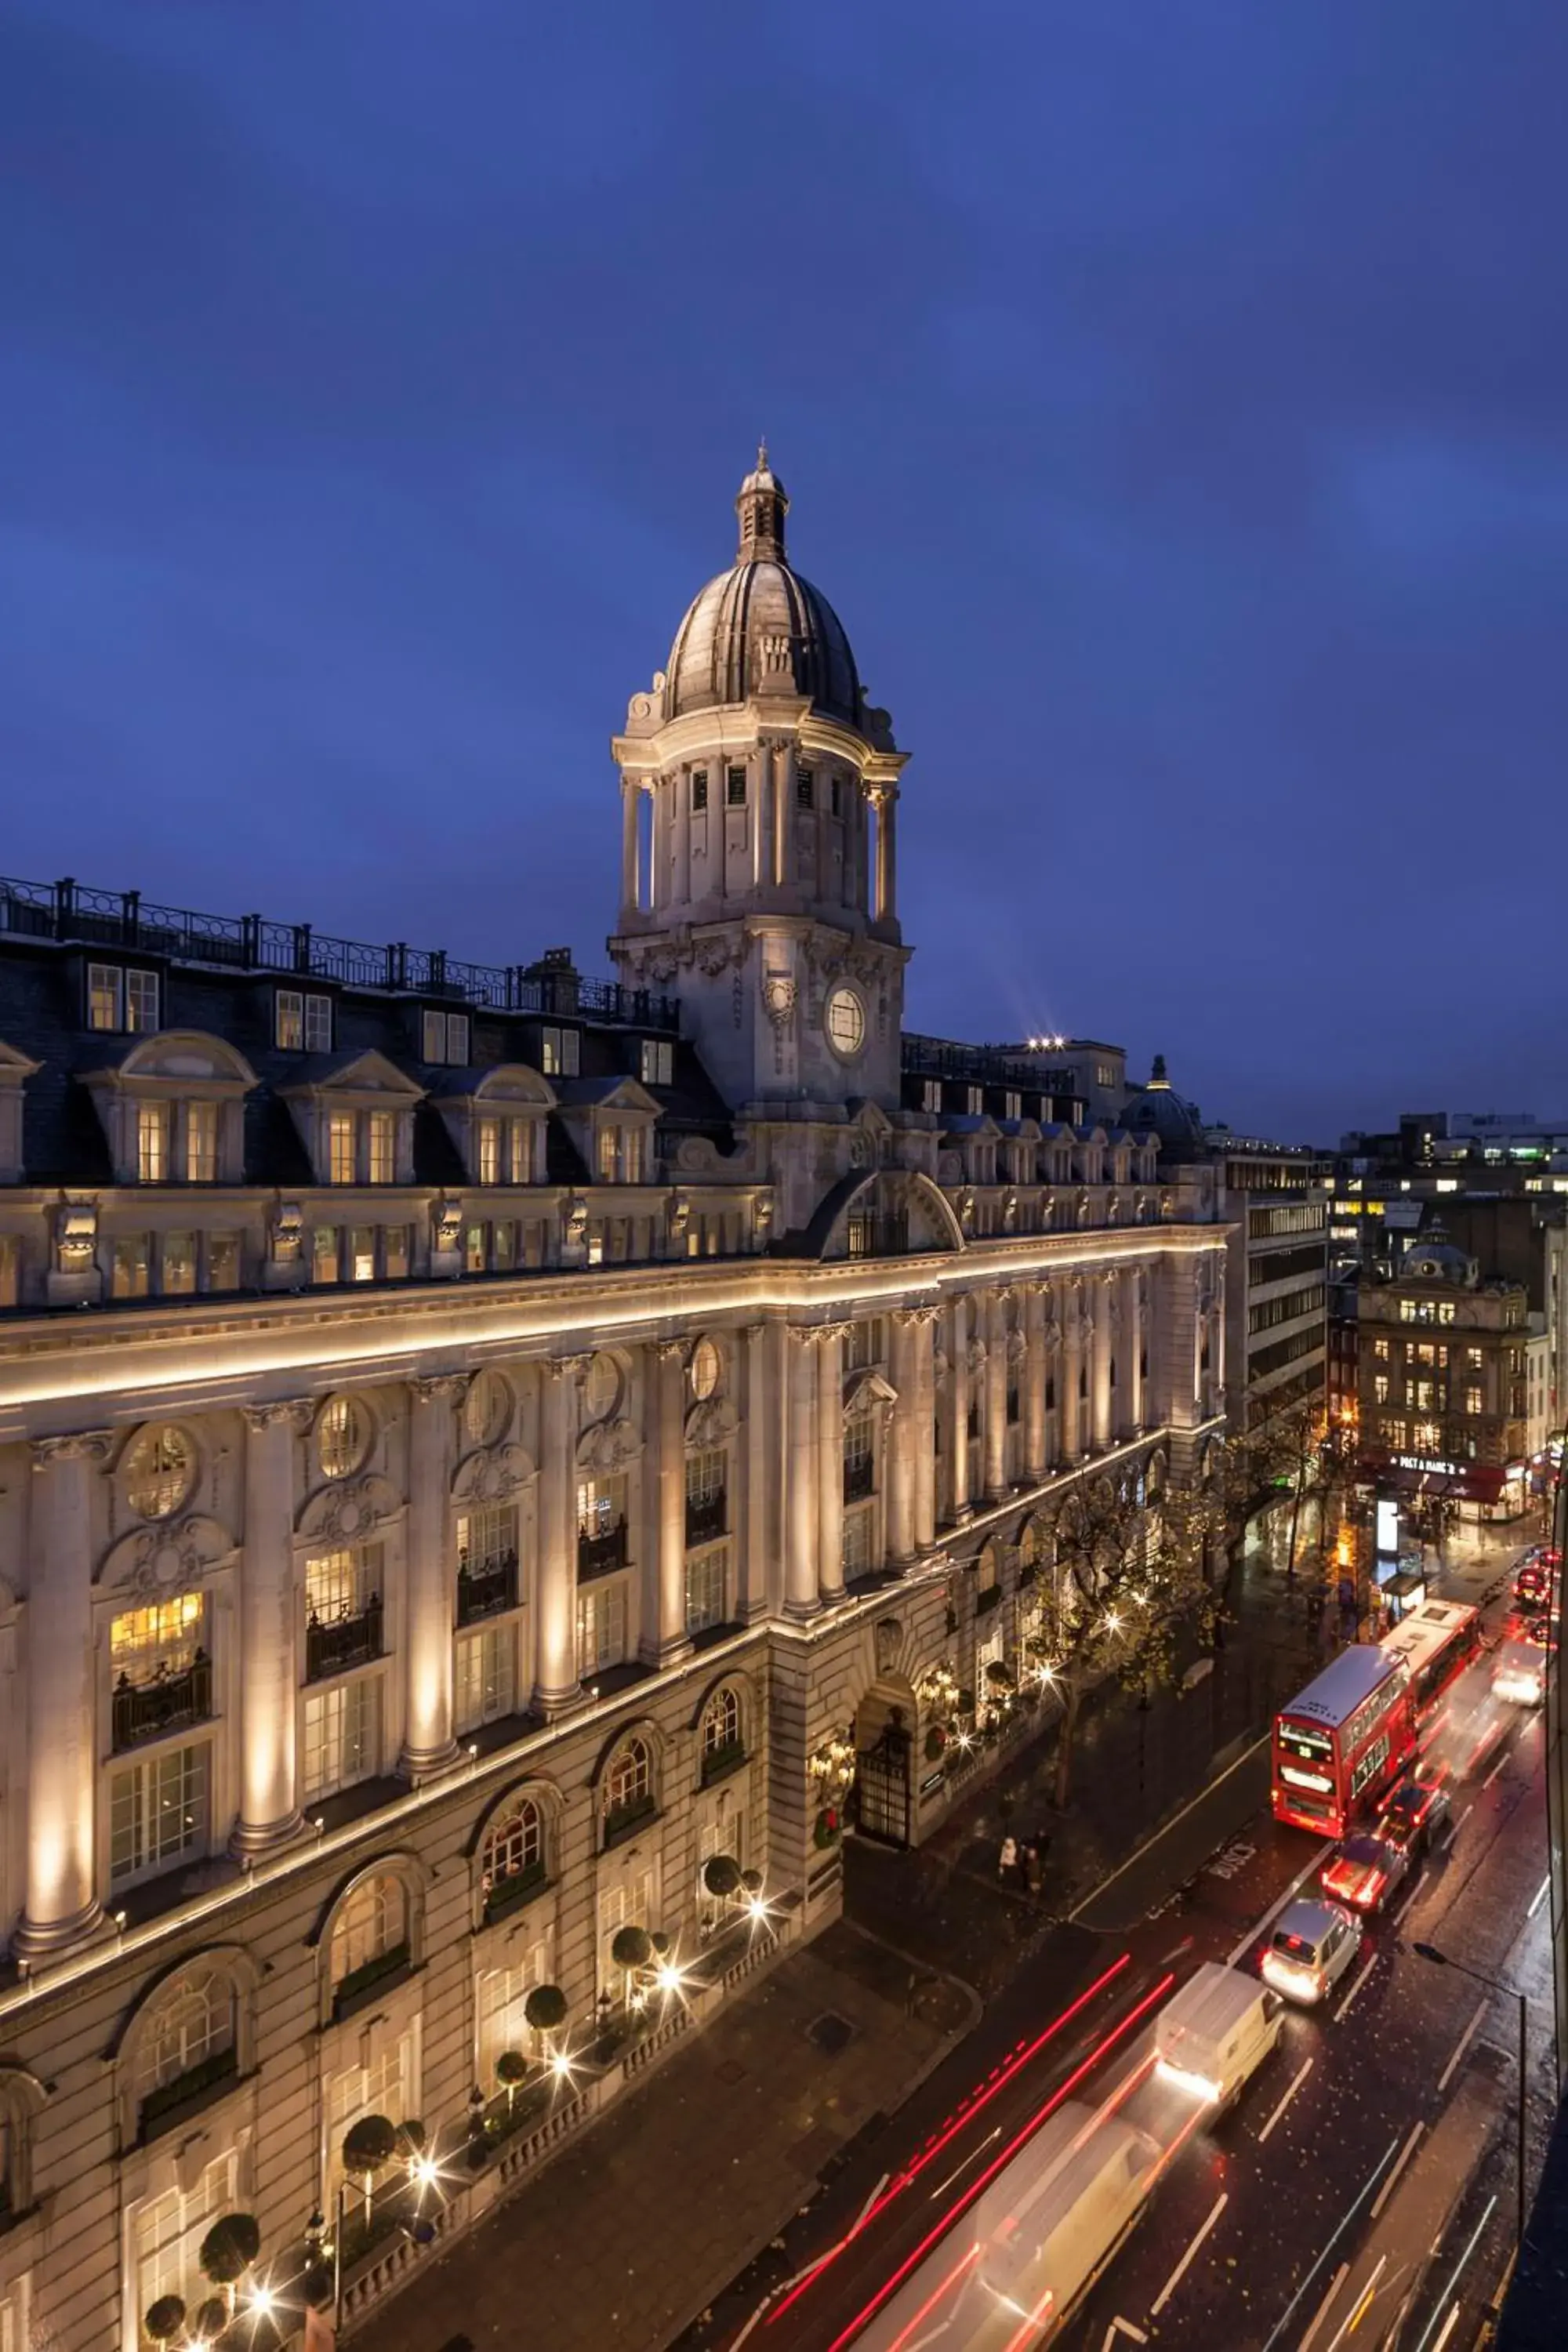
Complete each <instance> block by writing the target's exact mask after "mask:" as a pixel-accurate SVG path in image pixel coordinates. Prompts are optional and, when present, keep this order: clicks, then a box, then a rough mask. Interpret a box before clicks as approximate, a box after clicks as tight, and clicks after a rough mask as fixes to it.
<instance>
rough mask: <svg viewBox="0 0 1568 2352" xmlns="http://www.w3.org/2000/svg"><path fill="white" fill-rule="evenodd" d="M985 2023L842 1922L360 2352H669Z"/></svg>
mask: <svg viewBox="0 0 1568 2352" xmlns="http://www.w3.org/2000/svg"><path fill="white" fill-rule="evenodd" d="M978 2016H979V2004H978V2002H977V2001H976V2000H975V1999H974V1997H973V1995H972V1994H971V1993H970V1992H969V1990H968V1989H967V1988H966V1987H964V1986H963V1985H960V1984H958V1983H956V1982H955V1981H954V1980H953V1979H951V1978H949V1977H944V1976H941V1975H939V1974H937V1973H936V1972H935V1971H934V1970H931V1969H925V1968H921V1967H919V1966H913V1965H911V1963H910V1961H909V1960H908V1959H907V1958H904V1957H903V1956H901V1955H900V1954H899V1953H896V1952H893V1951H890V1950H889V1948H887V1947H886V1946H885V1945H883V1944H881V1943H879V1942H878V1941H877V1940H876V1939H875V1938H874V1937H870V1936H868V1935H866V1934H864V1933H862V1932H861V1930H859V1929H858V1928H857V1927H852V1926H851V1925H849V1924H848V1923H847V1921H842V1920H841V1921H839V1922H838V1923H837V1924H836V1925H835V1926H834V1927H829V1928H827V1929H826V1931H825V1932H824V1933H823V1934H822V1935H821V1936H819V1937H816V1938H815V1939H814V1941H813V1942H811V1943H810V1944H808V1945H806V1946H805V1947H803V1948H798V1949H796V1950H795V1951H792V1952H790V1953H789V1954H788V1955H787V1956H786V1957H785V1958H784V1959H783V1960H781V1961H780V1962H779V1963H778V1965H777V1966H776V1967H775V1968H773V1969H771V1970H770V1971H769V1972H768V1973H767V1974H766V1975H765V1976H763V1978H761V1979H759V1980H757V1981H756V1982H755V1983H754V1984H752V1985H751V1986H749V1987H747V1988H746V1989H745V1990H743V1991H742V1992H741V1993H740V1994H739V1995H737V1997H736V1998H735V2000H732V2001H731V2003H730V2004H729V2006H728V2007H726V2008H725V2009H722V2010H721V2011H720V2012H719V2014H718V2015H717V2016H716V2017H715V2018H714V2019H713V2021H712V2022H711V2023H710V2025H709V2026H708V2027H707V2028H706V2029H705V2030H704V2032H702V2033H701V2034H700V2035H696V2036H693V2037H692V2038H691V2040H690V2041H689V2042H688V2043H686V2044H685V2045H684V2046H682V2047H681V2048H680V2049H679V2050H678V2051H677V2052H676V2053H675V2054H674V2055H673V2056H672V2057H670V2058H669V2059H668V2060H667V2061H666V2063H664V2065H663V2066H661V2067H660V2068H658V2070H657V2072H655V2073H654V2074H651V2075H650V2076H649V2077H648V2079H647V2082H646V2083H644V2084H641V2085H640V2086H639V2087H638V2088H637V2089H636V2090H632V2091H628V2092H626V2093H625V2094H623V2095H622V2096H621V2097H620V2098H619V2099H617V2100H616V2102H615V2103H614V2105H612V2106H611V2107H609V2108H608V2109H607V2110H606V2112H605V2116H603V2118H602V2119H601V2120H600V2121H599V2122H598V2123H597V2124H596V2125H595V2126H592V2127H591V2128H590V2129H589V2130H587V2131H586V2132H584V2134H583V2136H582V2137H581V2138H579V2139H576V2140H574V2141H573V2142H572V2143H571V2144H570V2145H569V2146H568V2147H566V2148H565V2149H563V2152H562V2153H561V2155H560V2156H558V2157H557V2158H555V2159H554V2161H553V2162H552V2164H551V2165H550V2166H549V2167H548V2168H546V2170H545V2171H544V2172H543V2173H542V2174H541V2175H540V2176H539V2178H538V2179H535V2180H533V2181H532V2182H531V2183H530V2184H529V2186H528V2187H526V2188H524V2189H521V2190H520V2191H519V2192H518V2193H517V2194H516V2195H515V2196H514V2197H512V2198H511V2199H510V2200H505V2201H503V2202H502V2203H500V2205H498V2206H496V2207H495V2208H494V2209H493V2210H492V2211H491V2212H490V2213H489V2214H488V2215H487V2216H486V2218H485V2220H484V2221H481V2222H479V2224H478V2225H477V2226H476V2227H475V2228H474V2229H472V2230H470V2231H468V2232H467V2233H466V2234H465V2235H464V2236H463V2237H462V2238H460V2239H458V2242H456V2244H455V2245H454V2246H453V2248H452V2249H451V2251H450V2252H448V2253H446V2254H443V2255H441V2256H439V2257H437V2258H435V2259H433V2260H432V2261H431V2262H430V2263H429V2265H428V2266H427V2267H426V2268H424V2269H422V2270H421V2271H419V2272H418V2273H416V2275H415V2276H414V2277H413V2278H412V2279H411V2280H410V2282H409V2284H407V2285H406V2286H405V2287H404V2288H403V2289H402V2290H401V2291H400V2292H399V2293H398V2294H396V2295H395V2296H394V2297H393V2298H392V2300H391V2301H389V2302H388V2303H387V2304H386V2305H384V2306H383V2307H382V2308H381V2309H380V2310H379V2311H377V2312H374V2313H373V2314H372V2315H370V2317H369V2318H368V2319H367V2320H366V2321H365V2322H364V2324H363V2326H361V2327H358V2328H356V2329H355V2331H354V2333H353V2337H352V2339H351V2340H352V2342H353V2346H354V2347H355V2352H361V2347H363V2352H481V2347H491V2346H503V2345H504V2346H506V2347H517V2346H519V2345H523V2344H526V2346H527V2347H528V2352H579V2348H580V2352H590V2347H591V2352H609V2347H614V2352H658V2347H659V2346H661V2345H664V2344H667V2343H668V2341H669V2340H670V2338H671V2337H672V2336H675V2335H677V2334H679V2331H680V2330H681V2329H682V2328H683V2327H684V2326H686V2325H687V2324H688V2323H689V2321H690V2320H692V2319H693V2318H695V2317H696V2316H697V2315H698V2314H699V2313H700V2311H701V2310H702V2309H703V2308H704V2306H705V2305H706V2304H707V2303H708V2302H710V2300H711V2299H712V2297H713V2296H714V2295H716V2294H718V2293H719V2292H720V2290H721V2288H722V2287H723V2286H724V2285H725V2284H727V2283H728V2281H729V2280H730V2279H731V2278H732V2277H733V2275H734V2274H735V2273H736V2272H737V2271H738V2270H740V2269H742V2268H743V2266H744V2265H745V2263H747V2262H749V2261H750V2260H751V2258H752V2255H753V2254H755V2253H756V2252H758V2251H759V2250H760V2249H761V2248H762V2247H763V2246H764V2245H765V2244H766V2243H767V2242H768V2241H769V2240H770V2239H771V2238H773V2236H774V2235H775V2234H776V2233H777V2231H779V2230H780V2229H782V2228H783V2226H784V2222H785V2221H787V2220H788V2218H789V2217H790V2215H791V2214H792V2213H794V2212H795V2210H797V2208H798V2207H800V2206H801V2205H803V2204H804V2203H805V2202H806V2200H808V2199H809V2198H810V2197H812V2196H813V2195H815V2194H816V2187H817V2182H818V2178H819V2176H820V2175H821V2174H822V2173H823V2172H824V2171H825V2170H831V2168H833V2167H834V2165H835V2161H836V2159H838V2158H840V2157H841V2154H842V2151H843V2150H844V2149H845V2147H847V2144H848V2143H849V2142H850V2141H851V2140H854V2139H856V2138H857V2137H858V2136H860V2135H866V2134H870V2133H873V2132H875V2131H876V2130H878V2129H879V2128H880V2127H881V2126H882V2125H883V2124H884V2123H885V2122H886V2121H887V2119H888V2117H889V2116H891V2115H892V2114H893V2113H894V2111H895V2110H896V2109H897V2108H898V2107H899V2106H900V2105H901V2104H902V2102H903V2101H904V2100H905V2099H906V2098H907V2097H908V2096H909V2095H910V2093H911V2092H912V2091H913V2090H914V2088H915V2087H916V2085H917V2084H919V2083H920V2082H921V2080H922V2079H923V2077H924V2076H925V2075H926V2074H928V2073H929V2072H930V2071H931V2068H932V2067H933V2066H934V2065H935V2064H936V2063H938V2061H939V2060H940V2059H941V2058H942V2055H943V2054H944V2053H945V2052H946V2051H947V2050H948V2049H950V2048H951V2047H952V2044H953V2043H954V2042H956V2041H957V2040H958V2039H959V2038H961V2036H962V2035H963V2034H964V2033H966V2032H969V2031H970V2029H971V2028H972V2027H973V2024H974V2023H975V2021H977V2019H978Z"/></svg>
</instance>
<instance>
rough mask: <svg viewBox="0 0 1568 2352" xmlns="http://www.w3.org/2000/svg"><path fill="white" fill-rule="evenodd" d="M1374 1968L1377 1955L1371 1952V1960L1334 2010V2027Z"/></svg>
mask: <svg viewBox="0 0 1568 2352" xmlns="http://www.w3.org/2000/svg"><path fill="white" fill-rule="evenodd" d="M1376 1966H1377V1954H1376V1953H1375V1952H1373V1955H1372V1958H1370V1959H1369V1960H1368V1961H1367V1962H1366V1965H1365V1966H1364V1968H1363V1969H1362V1970H1361V1972H1360V1974H1359V1975H1358V1976H1357V1978H1356V1979H1355V1982H1354V1983H1353V1984H1352V1987H1351V1989H1350V1990H1349V1992H1347V1993H1346V1995H1345V1997H1344V1999H1343V2000H1342V2001H1341V2003H1340V2005H1339V2007H1338V2009H1336V2010H1335V2011H1334V2023H1335V2024H1336V2025H1337V2024H1338V2023H1339V2021H1340V2020H1341V2018H1342V2017H1343V2015H1344V2013H1345V2011H1347V2010H1348V2009H1349V2007H1350V2005H1351V2003H1352V2000H1354V1999H1355V1997H1356V1995H1357V1994H1358V1993H1359V1992H1360V1990H1361V1989H1362V1987H1363V1984H1365V1982H1366V1980H1367V1979H1368V1977H1369V1976H1371V1974H1372V1972H1373V1969H1375V1968H1376Z"/></svg>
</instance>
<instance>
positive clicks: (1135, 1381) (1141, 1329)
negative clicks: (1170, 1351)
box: [1127, 1273, 1149, 1431]
mask: <svg viewBox="0 0 1568 2352" xmlns="http://www.w3.org/2000/svg"><path fill="white" fill-rule="evenodd" d="M1131 1294H1132V1295H1131V1305H1130V1309H1129V1313H1128V1317H1127V1328H1128V1343H1127V1362H1128V1367H1129V1378H1130V1380H1131V1391H1130V1393H1131V1399H1132V1426H1133V1428H1134V1429H1136V1430H1139V1431H1142V1430H1144V1429H1146V1428H1147V1427H1148V1425H1149V1400H1148V1395H1147V1389H1148V1382H1147V1381H1146V1380H1145V1378H1144V1372H1143V1359H1144V1356H1145V1354H1146V1352H1147V1349H1148V1346H1149V1295H1148V1289H1147V1286H1146V1282H1145V1277H1144V1276H1143V1275H1142V1273H1139V1274H1135V1275H1134V1276H1133V1277H1132V1281H1131Z"/></svg>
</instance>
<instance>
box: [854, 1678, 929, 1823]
mask: <svg viewBox="0 0 1568 2352" xmlns="http://www.w3.org/2000/svg"><path fill="white" fill-rule="evenodd" d="M916 1716H917V1709H916V1706H915V1695H914V1692H913V1691H912V1690H911V1689H910V1685H909V1684H908V1683H907V1682H906V1681H905V1680H904V1678H903V1676H902V1675H891V1674H887V1673H884V1674H880V1675H878V1677H877V1679H876V1681H875V1682H874V1683H873V1684H872V1685H871V1687H870V1689H869V1690H868V1692H867V1693H866V1696H865V1697H864V1698H863V1699H862V1700H861V1701H860V1704H859V1706H858V1707H857V1708H856V1710H855V1791H854V1798H853V1803H854V1808H855V1826H856V1828H857V1829H858V1831H859V1832H860V1834H861V1836H862V1837H868V1838H876V1839H878V1840H879V1842H880V1843H882V1844H884V1845H900V1846H904V1845H908V1844H909V1843H910V1830H911V1825H912V1822H913V1811H914V1794H913V1790H914V1744H915V1742H914V1732H915V1721H916Z"/></svg>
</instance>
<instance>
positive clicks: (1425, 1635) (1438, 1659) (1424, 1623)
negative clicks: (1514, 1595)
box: [1377, 1601, 1481, 1722]
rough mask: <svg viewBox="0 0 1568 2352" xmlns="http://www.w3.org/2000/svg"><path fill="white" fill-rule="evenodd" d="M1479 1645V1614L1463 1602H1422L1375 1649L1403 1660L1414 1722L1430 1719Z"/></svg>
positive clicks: (1385, 1635)
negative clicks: (1426, 1717) (1408, 1681)
mask: <svg viewBox="0 0 1568 2352" xmlns="http://www.w3.org/2000/svg"><path fill="white" fill-rule="evenodd" d="M1480 1645H1481V1619H1480V1612H1479V1610H1477V1609H1472V1608H1471V1607H1470V1605H1469V1603H1468V1601H1423V1602H1422V1603H1421V1605H1420V1607H1419V1608H1418V1609H1413V1610H1412V1611H1411V1612H1410V1614H1409V1616H1408V1617H1402V1618H1401V1619H1400V1621H1399V1622H1398V1624H1397V1625H1395V1626H1394V1628H1393V1630H1392V1631H1391V1632H1389V1633H1385V1634H1384V1637H1383V1639H1382V1641H1381V1642H1380V1643H1378V1645H1377V1646H1378V1648H1379V1649H1380V1650H1386V1651H1387V1652H1388V1653H1389V1654H1390V1656H1391V1657H1398V1658H1403V1659H1404V1661H1405V1666H1406V1668H1407V1669H1408V1671H1409V1675H1410V1701H1411V1705H1412V1706H1413V1707H1414V1708H1415V1719H1416V1721H1417V1722H1419V1721H1420V1720H1421V1718H1422V1717H1424V1716H1426V1715H1429V1714H1430V1713H1431V1711H1432V1709H1433V1708H1434V1707H1435V1706H1436V1704H1437V1701H1438V1700H1439V1699H1440V1698H1441V1697H1442V1696H1443V1693H1444V1692H1445V1691H1446V1690H1447V1687H1448V1685H1449V1684H1450V1683H1451V1682H1452V1681H1453V1680H1454V1678H1455V1676H1456V1675H1461V1674H1463V1672H1464V1670H1465V1668H1466V1667H1467V1666H1468V1664H1469V1663H1470V1660H1471V1659H1472V1658H1473V1657H1474V1656H1475V1655H1476V1654H1477V1652H1478V1651H1479V1648H1480Z"/></svg>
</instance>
